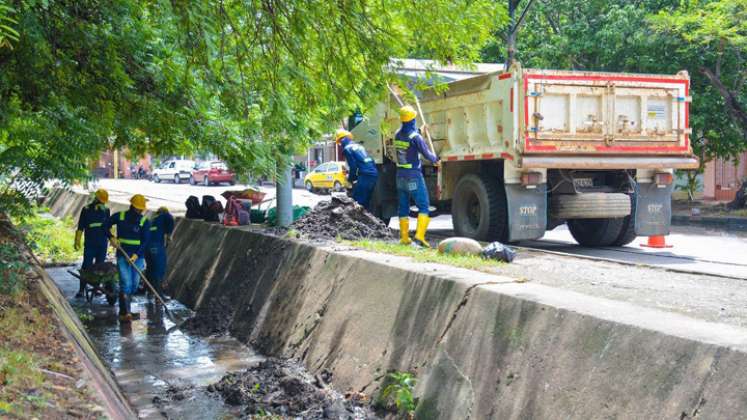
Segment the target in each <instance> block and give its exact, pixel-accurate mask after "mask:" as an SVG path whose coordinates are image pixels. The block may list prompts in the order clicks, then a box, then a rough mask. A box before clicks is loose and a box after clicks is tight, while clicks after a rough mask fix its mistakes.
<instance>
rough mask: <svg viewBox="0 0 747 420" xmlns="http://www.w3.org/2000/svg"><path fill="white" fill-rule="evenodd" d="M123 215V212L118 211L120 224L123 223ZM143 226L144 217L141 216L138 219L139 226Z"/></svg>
mask: <svg viewBox="0 0 747 420" xmlns="http://www.w3.org/2000/svg"><path fill="white" fill-rule="evenodd" d="M125 213H126V212H124V211H120V212H119V221H120V222H123V221H124V219H125ZM144 224H145V217H144V216H141V217H140V226H141V227H142V226H143V225H144Z"/></svg>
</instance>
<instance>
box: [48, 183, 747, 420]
mask: <svg viewBox="0 0 747 420" xmlns="http://www.w3.org/2000/svg"><path fill="white" fill-rule="evenodd" d="M67 195H68V193H64V194H61V195H60V196H59V197H58V198H57V200H66V199H67V198H66V197H67ZM69 198H70V199H71V200H76V198H74V197H69ZM62 207H67V208H73V207H75V206H62V205H59V206H57V208H62ZM53 208H54V207H53ZM63 213H64V212H63ZM57 215H60V214H57ZM169 258H170V261H169V265H170V269H169V273H168V278H167V283H168V284H167V288H168V290H169V292H170V293H171V294H172V295H173V296H174V297H175V298H177V299H179V300H180V301H182V302H183V303H185V304H187V305H188V306H190V307H192V308H194V309H196V310H198V311H200V310H204V309H206V308H209V307H214V306H215V305H221V306H222V307H225V308H226V311H227V313H228V316H230V317H231V327H230V330H231V333H232V334H233V335H234V336H236V337H238V338H239V339H241V340H244V341H247V342H249V343H251V344H252V345H253V346H255V347H256V348H257V349H259V350H261V351H262V352H264V353H266V354H268V355H276V356H282V357H295V358H298V359H300V360H302V361H303V363H304V364H305V365H306V366H307V368H308V369H309V370H310V371H311V372H312V373H321V372H322V371H328V372H330V373H331V374H332V383H333V385H334V386H335V387H336V388H338V389H339V390H341V391H343V392H345V391H348V390H353V391H362V392H365V393H368V394H372V393H375V392H376V390H377V389H378V387H379V386H380V384H381V382H382V379H383V378H384V376H385V375H386V373H387V372H389V371H394V370H400V371H405V370H408V371H413V372H416V374H417V377H418V380H419V381H418V386H417V396H418V397H419V398H420V404H419V405H418V410H417V414H418V416H419V417H421V418H427V419H433V418H442V419H465V418H475V419H483V418H496V419H524V418H537V419H554V418H588V419H602V418H641V419H643V418H677V419H684V418H694V417H698V418H713V419H723V418H743V417H744V413H746V412H747V330H745V329H742V328H739V327H734V326H728V325H724V324H718V323H711V322H705V321H701V320H697V319H694V318H689V317H685V316H682V315H678V314H674V313H669V312H664V311H660V310H655V309H647V308H643V307H639V306H636V305H631V304H629V303H625V302H619V301H613V300H609V299H603V298H597V297H592V296H587V295H583V294H579V293H576V292H571V291H567V290H563V289H560V288H553V287H547V286H542V285H538V284H532V282H531V279H529V280H530V281H529V282H517V281H516V280H515V279H513V278H509V277H501V276H496V275H490V274H484V273H479V272H474V271H470V270H464V269H457V268H453V267H445V266H442V265H436V264H422V263H419V264H414V263H413V262H412V261H410V260H409V259H407V258H403V257H395V256H389V255H380V254H373V253H369V252H364V251H360V250H353V249H350V248H348V247H345V246H342V245H340V246H326V247H324V246H316V245H310V244H307V243H303V242H300V241H292V240H288V239H281V238H277V237H273V236H269V235H267V234H264V233H262V232H258V231H253V230H251V229H249V228H225V227H222V226H219V225H217V224H208V223H205V222H202V221H194V220H186V219H179V220H178V223H177V228H176V232H175V235H174V242H173V245H172V247H171V248H170V255H169ZM583 263H584V262H583V260H579V264H583ZM620 269H624V268H620Z"/></svg>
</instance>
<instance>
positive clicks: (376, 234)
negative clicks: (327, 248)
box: [291, 196, 392, 241]
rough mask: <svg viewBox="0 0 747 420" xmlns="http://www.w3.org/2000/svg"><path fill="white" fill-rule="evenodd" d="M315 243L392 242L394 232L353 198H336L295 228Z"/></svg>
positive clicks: (305, 218)
mask: <svg viewBox="0 0 747 420" xmlns="http://www.w3.org/2000/svg"><path fill="white" fill-rule="evenodd" d="M291 228H292V229H295V230H297V231H299V232H301V233H302V234H303V235H305V236H307V237H309V238H311V239H336V238H337V237H340V238H342V239H347V240H353V241H354V240H360V239H389V238H391V237H392V232H391V230H389V227H388V226H387V225H385V224H384V222H382V221H381V220H380V219H379V218H377V217H376V216H374V215H372V214H371V213H369V212H367V211H366V209H365V208H363V207H362V206H360V205H359V204H358V203H356V202H355V200H353V199H352V198H349V197H346V196H333V197H332V199H331V200H329V201H322V202H321V203H319V204H317V205H316V207H314V210H312V211H311V212H309V213H307V214H306V215H305V216H303V217H302V218H300V219H298V220H296V221H295V222H293V224H292V225H291Z"/></svg>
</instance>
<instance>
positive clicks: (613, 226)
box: [568, 216, 629, 247]
mask: <svg viewBox="0 0 747 420" xmlns="http://www.w3.org/2000/svg"><path fill="white" fill-rule="evenodd" d="M628 217H629V216H628ZM624 221H625V218H622V217H621V218H614V219H575V220H569V221H568V229H569V230H570V231H571V235H573V239H575V240H576V242H578V243H579V245H583V246H588V247H601V246H612V245H614V244H615V242H616V241H617V240H618V238H620V237H621V236H622V233H623V227H624V226H623V224H624Z"/></svg>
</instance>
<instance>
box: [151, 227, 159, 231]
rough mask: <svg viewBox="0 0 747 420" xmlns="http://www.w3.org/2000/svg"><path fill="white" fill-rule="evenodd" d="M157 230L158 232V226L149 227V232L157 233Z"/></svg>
mask: <svg viewBox="0 0 747 420" xmlns="http://www.w3.org/2000/svg"><path fill="white" fill-rule="evenodd" d="M157 230H158V226H151V227H150V231H151V232H155V231H157Z"/></svg>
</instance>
